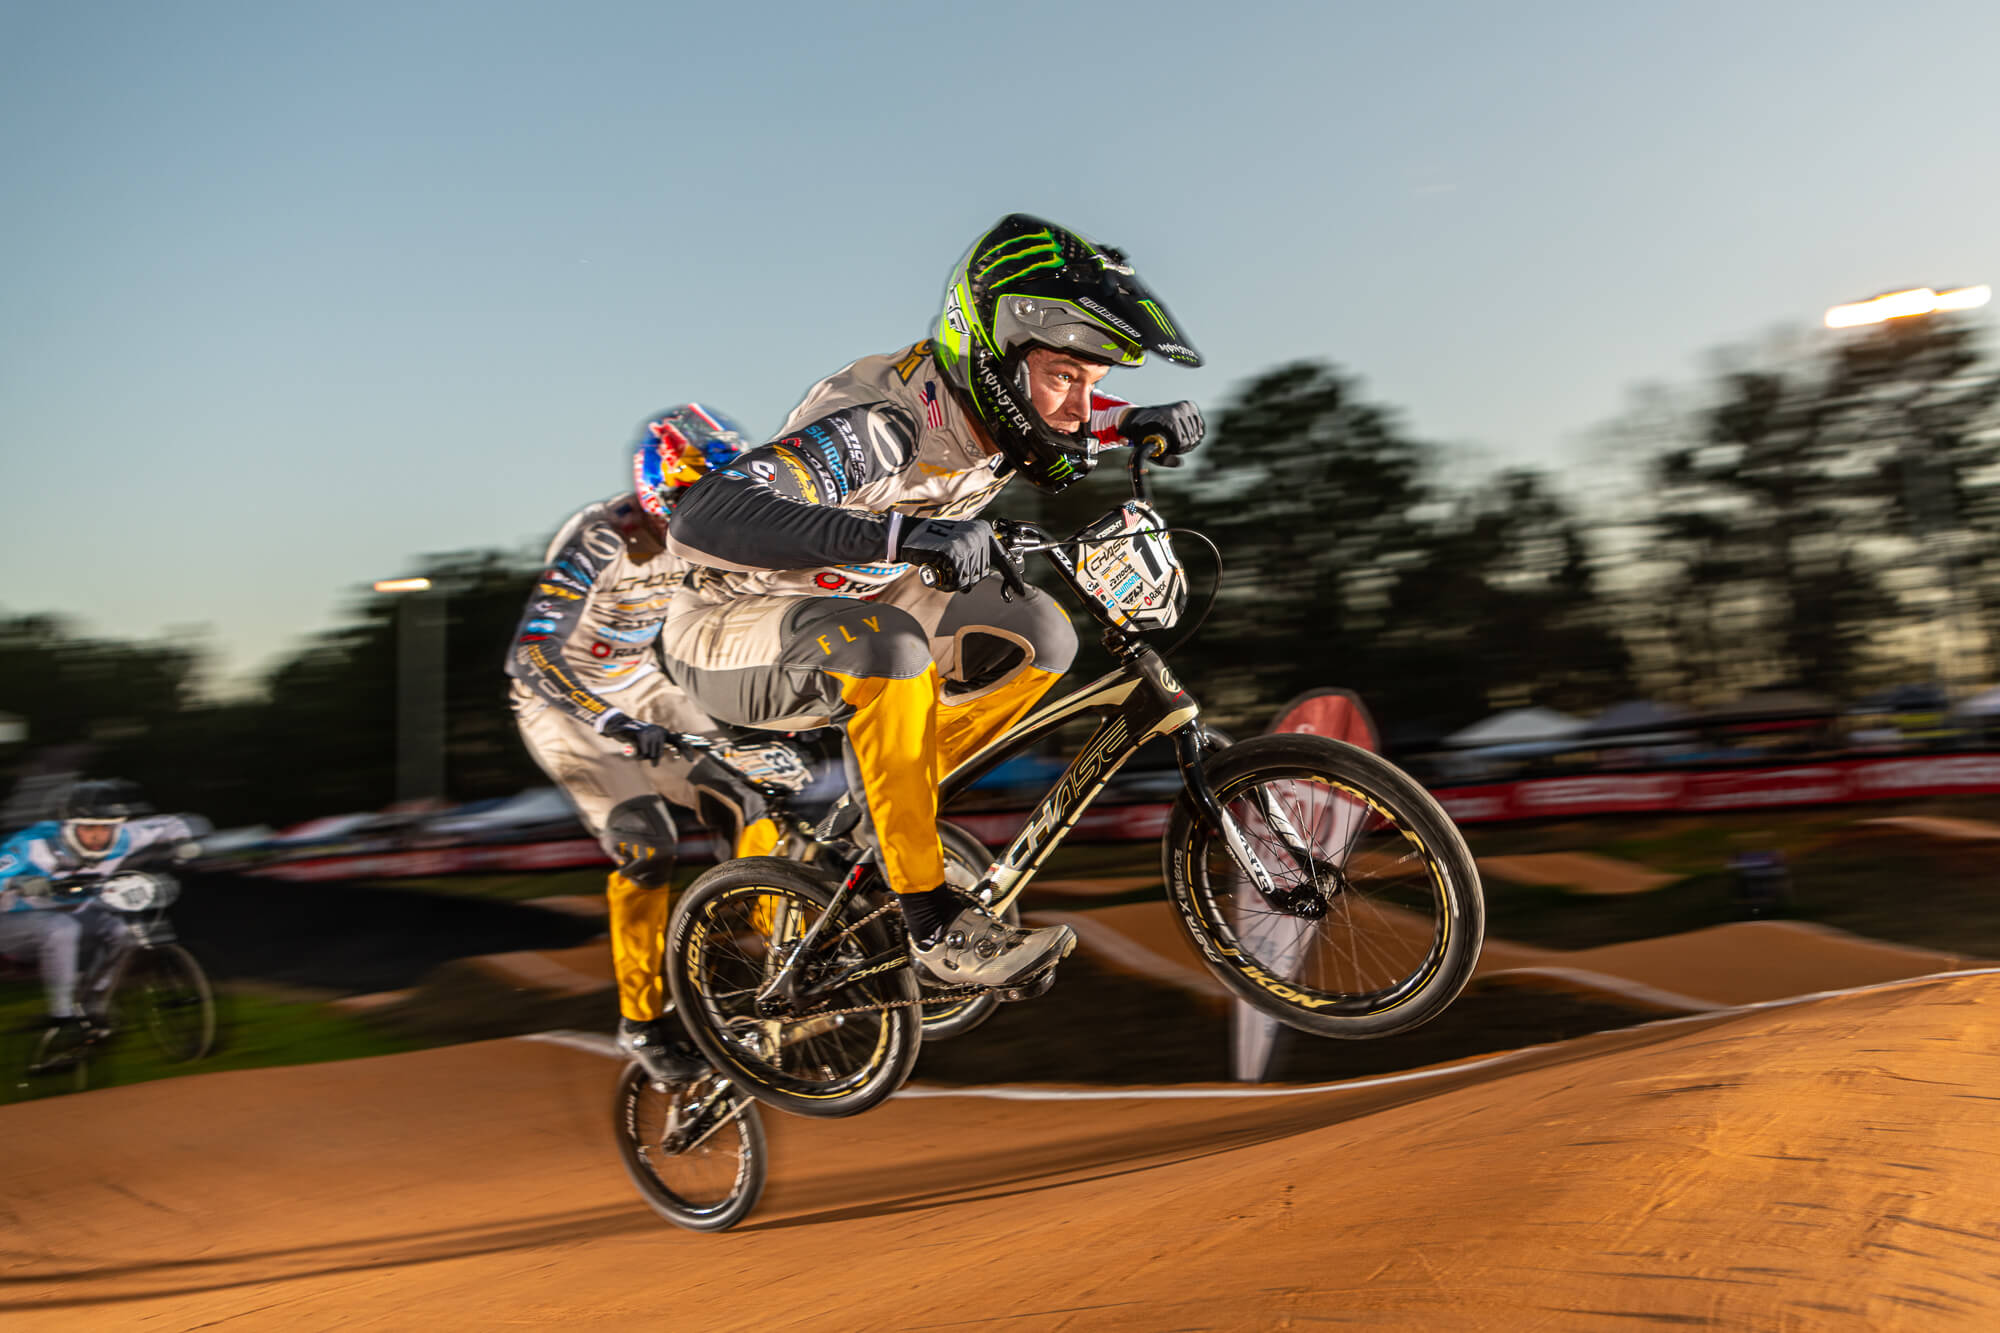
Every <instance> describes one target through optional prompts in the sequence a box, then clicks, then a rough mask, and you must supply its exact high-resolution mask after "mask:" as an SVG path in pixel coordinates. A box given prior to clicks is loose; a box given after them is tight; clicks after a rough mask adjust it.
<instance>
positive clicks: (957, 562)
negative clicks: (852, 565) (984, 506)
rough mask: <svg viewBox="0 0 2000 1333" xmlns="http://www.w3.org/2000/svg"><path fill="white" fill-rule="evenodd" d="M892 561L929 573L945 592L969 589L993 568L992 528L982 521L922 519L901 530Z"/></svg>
mask: <svg viewBox="0 0 2000 1333" xmlns="http://www.w3.org/2000/svg"><path fill="white" fill-rule="evenodd" d="M895 558H896V559H898V560H907V561H909V562H910V563H911V564H913V565H922V566H923V567H924V568H926V569H928V570H930V571H932V573H933V574H934V575H935V577H934V578H933V580H932V584H933V586H935V587H939V588H942V589H944V590H945V591H946V592H958V591H960V590H962V589H965V588H970V587H971V586H972V585H973V584H975V583H977V582H979V580H981V579H983V578H985V577H986V575H987V573H988V571H990V570H991V569H992V568H993V525H992V524H991V523H988V522H987V521H986V520H985V519H983V518H926V519H920V520H918V522H917V523H916V524H915V525H914V526H911V527H906V528H904V529H903V534H902V539H901V540H900V541H898V542H897V544H896V556H895Z"/></svg>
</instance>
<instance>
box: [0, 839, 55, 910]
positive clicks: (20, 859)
mask: <svg viewBox="0 0 2000 1333" xmlns="http://www.w3.org/2000/svg"><path fill="white" fill-rule="evenodd" d="M57 827H58V826H57V825H55V824H52V823H49V824H31V825H29V826H28V827H27V828H24V829H22V830H21V831H20V832H19V833H16V834H15V835H14V836H13V837H11V838H9V839H7V841H6V842H4V843H0V912H16V911H23V910H26V909H27V908H30V907H36V906H40V905H41V904H42V903H43V902H44V901H45V900H46V899H47V897H48V890H49V880H50V878H51V877H52V876H54V875H55V874H57V873H58V871H57V869H56V855H55V847H54V841H55V838H56V836H57V835H56V830H57Z"/></svg>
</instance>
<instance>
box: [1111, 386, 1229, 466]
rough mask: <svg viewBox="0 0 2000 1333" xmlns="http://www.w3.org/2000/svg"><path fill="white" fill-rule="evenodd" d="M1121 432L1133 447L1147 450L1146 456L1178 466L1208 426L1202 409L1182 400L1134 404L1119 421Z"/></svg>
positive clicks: (1164, 463)
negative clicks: (1138, 405) (1136, 405)
mask: <svg viewBox="0 0 2000 1333" xmlns="http://www.w3.org/2000/svg"><path fill="white" fill-rule="evenodd" d="M1118 433H1119V434H1120V435H1123V436H1124V437H1125V438H1126V439H1127V440H1129V441H1131V444H1132V447H1133V448H1134V449H1145V450H1146V456H1147V457H1149V458H1151V459H1153V460H1154V461H1155V462H1157V463H1158V464H1159V465H1160V466H1161V467H1179V466H1180V465H1181V455H1182V454H1185V453H1187V452H1188V451H1189V450H1190V449H1192V448H1194V447H1195V446H1196V445H1197V444H1200V443H1201V437H1202V436H1203V435H1206V434H1207V433H1208V426H1207V424H1206V423H1205V422H1203V421H1202V419H1201V409H1200V408H1198V407H1196V406H1195V405H1194V404H1193V403H1190V402H1185V401H1183V402H1178V403H1162V404H1161V405H1160V406H1158V407H1135V408H1133V409H1132V410H1131V411H1130V412H1127V413H1126V414H1125V418H1124V420H1122V421H1120V422H1119V423H1118ZM1148 441H1151V443H1150V444H1149V443H1148Z"/></svg>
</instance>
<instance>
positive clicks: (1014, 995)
mask: <svg viewBox="0 0 2000 1333" xmlns="http://www.w3.org/2000/svg"><path fill="white" fill-rule="evenodd" d="M1055 984H1056V969H1055V965H1054V964H1053V963H1052V964H1050V965H1049V966H1047V967H1045V968H1043V969H1042V970H1041V971H1039V972H1037V973H1035V975H1034V976H1032V977H1029V978H1028V979H1027V980H1026V981H1022V982H1018V983H1016V984H1015V985H1012V986H997V987H995V988H994V990H993V994H994V995H995V996H997V997H998V998H999V999H1000V1000H1002V1001H1010V1000H1032V999H1034V998H1035V997H1036V996H1038V995H1047V994H1048V993H1049V987H1051V986H1053V985H1055Z"/></svg>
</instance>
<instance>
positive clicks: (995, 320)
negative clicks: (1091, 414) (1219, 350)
mask: <svg viewBox="0 0 2000 1333" xmlns="http://www.w3.org/2000/svg"><path fill="white" fill-rule="evenodd" d="M934 343H935V346H936V349H937V361H938V365H939V367H940V368H942V369H943V371H944V373H945V376H946V378H948V379H949V380H950V381H951V382H952V383H953V384H954V385H956V386H957V387H958V389H959V390H960V392H962V393H963V394H964V395H965V397H966V398H967V400H968V401H969V402H970V403H971V406H972V410H973V414H974V415H975V416H977V417H978V418H979V423H980V424H981V425H982V426H984V427H985V428H986V431H987V434H989V435H991V436H992V437H993V442H994V443H995V444H997V445H999V446H1000V451H1001V453H1003V454H1004V455H1005V456H1006V458H1007V460H1008V462H1010V463H1012V464H1013V466H1014V468H1015V470H1016V471H1018V472H1019V473H1020V474H1021V475H1022V476H1024V477H1026V478H1027V479H1028V480H1029V481H1031V482H1033V483H1034V484H1035V485H1037V486H1039V487H1041V488H1042V489H1043V490H1045V491H1050V492H1054V491H1060V490H1062V489H1063V488H1064V487H1066V486H1068V485H1070V483H1072V482H1074V481H1077V480H1078V479H1080V478H1082V477H1083V476H1084V475H1086V474H1087V473H1088V472H1089V471H1090V469H1091V466H1092V465H1093V463H1094V461H1095V458H1096V450H1095V447H1094V445H1095V441H1093V440H1092V439H1091V436H1090V430H1089V427H1088V426H1087V425H1086V426H1084V427H1082V428H1079V429H1078V430H1077V431H1076V432H1075V433H1074V434H1068V433H1065V432H1063V431H1059V430H1056V429H1054V428H1053V427H1051V426H1049V425H1048V424H1047V423H1046V422H1044V421H1043V420H1042V418H1041V415H1040V414H1039V413H1037V412H1036V411H1035V409H1034V407H1033V406H1032V404H1031V403H1030V400H1029V398H1028V389H1027V378H1026V371H1025V368H1024V365H1023V362H1024V360H1025V358H1026V356H1027V353H1028V349H1029V348H1031V347H1053V348H1056V349H1058V350H1060V351H1064V352H1073V353H1075V354H1076V355H1078V356H1081V357H1084V358H1086V359H1088V360H1093V361H1100V362H1103V363H1105V364H1106V365H1113V366H1136V365H1139V364H1141V363H1142V362H1144V361H1145V359H1146V353H1148V352H1157V353H1159V354H1160V355H1161V356H1164V357H1166V358H1167V359H1168V360H1169V361H1172V362H1174V363H1175V364H1176V365H1182V366H1198V365H1200V364H1201V353H1199V352H1197V351H1195V350H1194V348H1193V347H1191V346H1189V345H1188V343H1187V340H1186V339H1185V338H1183V337H1182V336H1181V333H1180V330H1179V328H1178V327H1177V326H1176V325H1175V323H1174V319H1173V316H1172V315H1170V314H1168V313H1167V308H1166V306H1164V305H1162V304H1161V303H1160V301H1159V300H1158V299H1157V298H1156V297H1154V295H1153V294H1152V292H1150V291H1148V290H1147V289H1146V285H1145V284H1144V283H1142V282H1140V281H1139V279H1138V276H1137V275H1136V274H1134V273H1133V272H1132V267H1131V265H1130V264H1128V263H1127V262H1126V260H1125V256H1124V255H1123V254H1121V253H1120V252H1119V251H1117V250H1114V249H1112V248H1111V247H1110V246H1108V245H1099V244H1097V243H1096V242H1095V241H1092V240H1089V239H1088V238H1086V237H1083V236H1080V235H1078V234H1077V233H1076V232H1073V231H1069V230H1067V229H1065V228H1062V227H1058V226H1056V225H1055V224H1054V223H1051V222H1044V221H1042V220H1041V219H1040V218H1035V217H1029V216H1028V215H1027V214H1025V213H1010V214H1008V215H1007V216H1006V217H1004V218H1002V219H1000V221H999V222H998V223H996V224H995V225H994V226H993V227H992V229H991V230H989V231H988V232H987V233H986V234H985V235H983V236H981V237H980V238H979V239H978V240H977V241H975V242H973V245H972V248H971V249H970V250H968V251H966V254H965V258H963V259H961V260H960V261H959V262H958V267H956V268H954V269H953V270H952V273H951V281H950V282H949V284H947V286H946V287H945V293H944V313H943V314H942V315H940V316H939V317H938V326H937V333H936V337H935V340H934Z"/></svg>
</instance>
